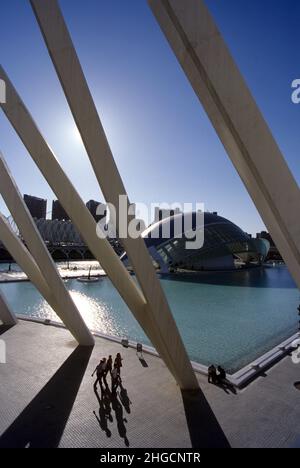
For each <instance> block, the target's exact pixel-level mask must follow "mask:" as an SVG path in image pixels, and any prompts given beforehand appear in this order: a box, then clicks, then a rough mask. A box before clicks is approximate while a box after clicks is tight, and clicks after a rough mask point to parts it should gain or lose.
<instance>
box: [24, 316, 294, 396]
mask: <svg viewBox="0 0 300 468" xmlns="http://www.w3.org/2000/svg"><path fill="white" fill-rule="evenodd" d="M17 317H18V319H19V320H24V321H27V322H35V323H40V324H41V325H47V326H49V325H51V326H53V327H58V328H66V327H65V326H64V325H63V324H62V323H60V322H56V321H53V320H49V319H39V318H35V317H28V316H26V315H20V314H18V315H17ZM91 332H92V334H93V335H94V336H96V337H99V338H102V339H104V340H107V341H110V342H112V343H118V344H120V346H123V345H122V340H124V337H117V336H111V335H106V334H104V333H101V332H99V331H96V330H91ZM299 337H300V332H299V333H296V334H295V335H293V336H291V337H290V338H288V339H287V340H285V341H283V342H282V343H280V344H279V345H277V346H275V347H274V348H273V349H271V350H270V351H268V352H267V353H265V354H263V355H262V356H261V357H259V358H258V359H256V360H255V361H253V362H251V363H250V364H247V366H245V367H243V368H242V369H240V370H239V371H237V372H235V373H234V374H228V376H227V379H228V380H229V382H230V383H232V385H233V386H235V387H236V388H241V387H244V386H246V385H247V384H249V383H250V382H251V381H252V380H254V379H255V378H256V377H258V376H259V374H260V373H261V372H262V371H264V370H266V369H267V368H269V367H271V366H272V365H273V364H275V363H276V362H278V360H280V359H281V358H283V357H284V356H286V354H287V352H289V351H290V350H291V349H292V346H291V345H292V342H293V341H294V340H295V339H297V338H299ZM137 344H138V342H136V341H133V340H128V348H132V349H136V347H137ZM142 345H143V353H145V354H150V355H152V356H156V357H158V358H160V355H159V354H158V352H157V351H156V350H155V349H154V348H153V347H152V346H148V345H145V344H143V343H142ZM126 347H127V346H126ZM191 364H192V367H193V369H194V371H195V372H196V373H197V374H201V375H204V376H207V375H208V367H207V366H205V365H204V364H200V363H198V362H195V361H191Z"/></svg>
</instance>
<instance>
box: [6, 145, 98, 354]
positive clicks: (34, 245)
mask: <svg viewBox="0 0 300 468" xmlns="http://www.w3.org/2000/svg"><path fill="white" fill-rule="evenodd" d="M0 193H1V195H2V197H3V199H4V201H5V202H6V205H7V207H8V209H9V211H10V212H11V214H12V216H13V218H14V220H15V222H16V223H17V225H18V227H19V229H20V232H21V234H22V236H23V238H24V239H25V242H26V244H27V246H28V248H29V250H30V252H31V254H32V256H33V258H34V259H35V261H36V263H37V265H38V266H39V269H40V271H41V272H43V276H44V279H45V278H46V279H47V281H46V282H47V284H48V285H49V288H50V289H51V290H52V292H53V294H54V296H55V298H56V302H57V307H56V312H57V314H58V315H59V317H60V318H61V320H62V321H63V323H64V324H65V325H66V327H67V328H68V329H69V330H70V332H71V333H72V335H73V336H74V337H75V338H76V340H77V341H78V343H79V344H81V345H83V346H92V345H93V344H94V338H93V336H92V334H91V333H90V331H89V329H88V328H87V326H86V324H85V322H84V320H83V318H82V317H81V315H80V313H79V311H78V309H77V308H76V306H75V304H74V302H73V300H72V298H71V296H70V294H69V292H68V291H67V289H66V288H65V285H64V283H63V281H62V279H61V277H60V275H59V273H58V271H57V269H56V267H55V264H54V262H53V260H52V258H51V256H50V254H49V252H48V250H47V248H46V246H45V244H44V242H43V240H42V238H41V236H40V234H39V232H38V229H37V227H36V225H35V223H34V221H33V219H32V217H31V215H30V213H29V211H28V209H27V207H26V205H25V203H24V201H23V199H22V195H21V194H20V192H19V190H18V188H17V186H16V184H15V182H14V180H13V178H12V176H11V174H10V171H9V169H8V167H7V166H6V163H5V161H4V159H3V157H2V154H1V153H0Z"/></svg>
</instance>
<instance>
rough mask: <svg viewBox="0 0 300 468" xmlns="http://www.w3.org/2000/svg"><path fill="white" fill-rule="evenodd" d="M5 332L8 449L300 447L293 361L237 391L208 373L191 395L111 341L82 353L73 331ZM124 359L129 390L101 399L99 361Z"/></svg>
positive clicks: (0, 413)
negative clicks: (110, 357) (208, 377)
mask: <svg viewBox="0 0 300 468" xmlns="http://www.w3.org/2000/svg"><path fill="white" fill-rule="evenodd" d="M0 334H1V336H0V339H2V340H4V341H5V343H6V348H7V364H0V382H1V385H0V447H95V448H109V447H121V448H122V447H124V448H126V446H129V447H143V448H147V447H151V448H159V447H163V448H176V447H182V448H190V447H197V448H201V447H208V446H211V447H214V446H222V447H226V446H231V447H296V446H300V392H299V391H298V390H297V389H296V388H295V387H294V383H295V382H296V381H299V380H300V365H299V366H297V365H295V364H293V363H292V361H291V358H290V357H289V356H287V357H286V358H284V359H282V360H281V361H280V362H279V363H278V364H276V365H275V366H273V367H272V368H271V369H270V370H269V371H267V372H266V373H265V374H264V375H262V376H260V377H258V378H257V379H256V380H255V381H254V382H253V383H251V384H250V385H248V386H247V387H246V388H245V389H243V390H241V391H238V392H237V394H234V393H232V392H231V391H228V392H227V393H226V392H225V391H224V390H223V389H221V388H218V387H215V386H212V385H209V384H208V383H207V381H206V379H205V377H203V376H201V375H199V376H198V378H199V382H200V385H201V389H202V392H203V393H202V392H199V393H195V392H194V393H182V392H181V391H180V389H179V387H178V386H177V385H176V383H175V382H174V380H173V378H172V377H171V375H170V373H169V372H168V370H167V369H166V367H165V365H164V363H163V362H162V360H160V359H159V358H157V357H155V356H152V355H150V354H144V360H142V361H141V360H140V359H139V358H138V356H137V354H136V351H135V350H134V349H132V348H128V349H125V348H123V347H121V345H120V344H118V343H115V342H111V341H108V340H106V339H102V338H96V346H95V347H94V348H93V349H90V348H82V347H78V346H77V345H76V343H75V341H74V340H73V338H72V336H71V335H70V333H69V332H68V331H67V330H65V329H63V328H57V327H53V326H46V325H42V324H38V323H32V322H25V321H20V322H19V324H18V325H17V326H15V327H13V328H10V329H8V330H7V329H5V328H4V327H3V326H0ZM117 352H121V354H122V356H123V358H124V361H123V368H122V385H123V389H120V391H119V392H118V395H117V397H114V398H111V395H110V392H103V394H102V393H101V390H100V388H99V386H98V391H97V393H95V392H94V388H93V382H94V379H92V378H91V374H92V372H93V370H94V369H95V367H96V365H97V363H98V361H99V358H101V357H103V356H108V355H109V354H112V355H113V356H114V355H115V354H116V353H117ZM108 383H109V384H110V377H109V378H108ZM108 407H109V408H110V412H111V413H110V414H111V420H109V419H107V418H106V417H105V414H108V413H107V411H106V410H107V408H108ZM94 412H95V414H94ZM124 419H125V420H124Z"/></svg>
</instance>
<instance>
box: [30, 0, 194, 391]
mask: <svg viewBox="0 0 300 468" xmlns="http://www.w3.org/2000/svg"><path fill="white" fill-rule="evenodd" d="M31 5H32V7H33V10H34V13H35V15H36V18H37V21H38V23H39V26H40V28H41V31H42V34H43V37H44V39H45V42H46V45H47V48H48V51H49V54H50V57H51V59H52V61H53V64H54V66H55V69H56V72H57V75H58V77H59V79H60V82H61V85H62V87H63V90H64V92H65V95H66V98H67V101H68V103H69V106H70V109H71V111H72V114H73V116H74V120H75V122H76V124H77V127H78V130H79V132H80V135H81V138H82V141H83V143H84V145H85V148H86V151H87V154H88V156H89V158H90V161H91V164H92V166H93V169H94V172H95V174H96V177H97V179H98V182H99V185H100V187H101V190H102V192H103V194H104V197H105V199H106V201H107V202H110V203H112V204H113V205H114V206H115V208H116V211H117V215H118V214H119V196H120V195H125V196H127V193H126V190H125V187H124V185H123V182H122V179H121V177H120V174H119V172H118V169H117V166H116V164H115V161H114V158H113V155H112V152H111V150H110V147H109V144H108V141H107V138H106V135H105V132H104V129H103V127H102V124H101V121H100V118H99V115H98V113H97V109H96V106H95V104H94V101H93V98H92V96H91V93H90V91H89V88H88V85H87V82H86V79H85V76H84V73H83V71H82V68H81V65H80V62H79V59H78V57H77V54H76V51H75V48H74V46H73V43H72V40H71V37H70V34H69V31H68V29H67V27H66V24H65V21H64V18H63V16H62V13H61V11H60V8H59V5H58V2H57V1H56V0H31ZM127 199H128V197H127ZM129 204H130V202H129V201H128V205H129ZM122 243H123V245H124V247H125V249H126V253H127V255H128V258H129V260H130V263H131V265H132V267H133V269H134V272H135V274H136V277H137V279H138V281H139V284H140V286H141V289H142V291H143V294H144V297H145V299H146V302H147V306H146V308H145V314H147V315H148V317H149V321H150V322H152V324H151V328H153V329H154V334H155V337H156V342H157V343H158V351H159V353H160V354H161V356H162V357H163V358H164V359H165V361H166V363H168V366H169V369H170V370H171V372H172V373H173V375H174V377H175V378H176V380H177V382H178V383H179V385H180V386H181V387H182V388H186V389H189V388H190V389H192V388H198V382H197V379H196V376H195V374H194V371H193V369H192V366H191V363H190V360H189V358H188V355H187V352H186V350H185V347H184V345H183V342H182V339H181V337H180V334H179V331H178V329H177V326H176V323H175V320H174V318H173V316H172V314H171V311H170V308H169V305H168V302H167V300H166V297H165V295H164V292H163V290H162V287H161V284H160V282H159V280H158V278H157V276H156V272H155V269H154V267H153V264H152V260H151V258H150V255H149V253H148V251H147V248H146V245H145V242H144V240H143V239H142V238H141V237H139V238H138V239H131V238H130V237H129V236H128V237H127V238H125V239H122Z"/></svg>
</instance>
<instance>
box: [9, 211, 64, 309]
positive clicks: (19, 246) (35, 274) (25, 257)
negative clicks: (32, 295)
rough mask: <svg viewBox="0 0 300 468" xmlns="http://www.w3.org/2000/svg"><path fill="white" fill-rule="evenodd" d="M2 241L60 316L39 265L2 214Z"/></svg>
mask: <svg viewBox="0 0 300 468" xmlns="http://www.w3.org/2000/svg"><path fill="white" fill-rule="evenodd" d="M0 240H1V241H2V242H3V244H4V245H5V248H6V250H7V251H8V252H9V253H10V255H11V256H12V257H13V259H14V260H15V261H16V263H17V264H18V265H19V266H20V268H22V270H23V271H24V273H25V274H26V275H27V277H28V279H29V280H30V281H31V283H32V284H34V286H35V287H36V288H37V290H38V291H39V292H40V293H41V295H42V296H43V297H44V298H45V299H46V301H47V302H48V304H49V305H50V306H51V307H52V309H53V310H54V312H56V313H57V315H59V306H58V304H57V301H56V299H55V296H54V294H53V293H52V291H51V290H50V288H49V286H48V284H47V283H46V281H45V279H44V277H43V275H42V273H41V271H40V269H39V267H38V265H37V263H36V262H35V260H34V258H33V257H32V255H31V254H30V252H29V250H28V249H27V248H26V247H25V245H24V244H23V242H22V241H21V239H19V237H18V236H17V235H16V234H15V233H14V232H13V231H12V229H11V227H10V225H9V224H8V222H7V220H6V218H5V217H4V216H3V215H2V214H1V213H0Z"/></svg>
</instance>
